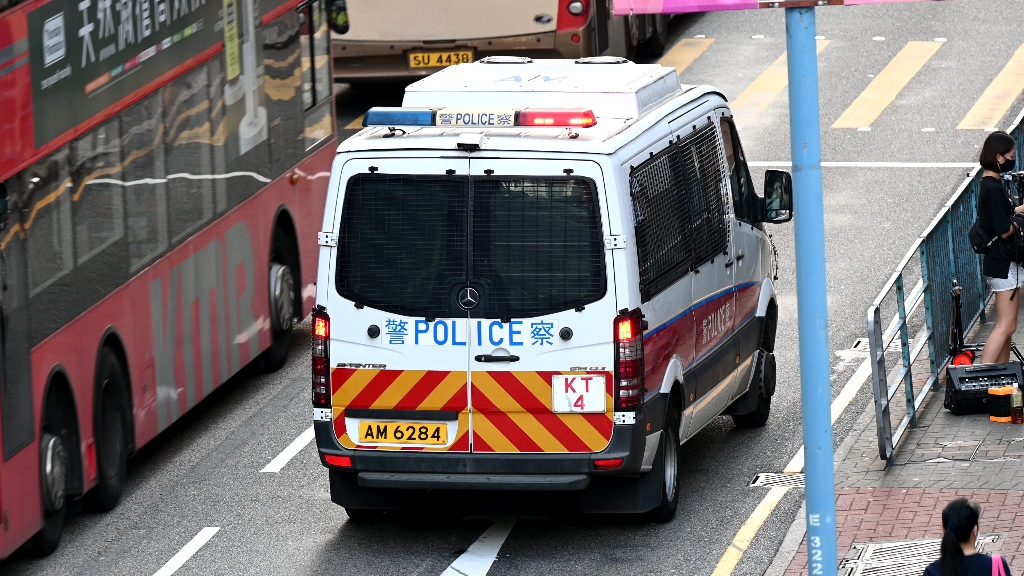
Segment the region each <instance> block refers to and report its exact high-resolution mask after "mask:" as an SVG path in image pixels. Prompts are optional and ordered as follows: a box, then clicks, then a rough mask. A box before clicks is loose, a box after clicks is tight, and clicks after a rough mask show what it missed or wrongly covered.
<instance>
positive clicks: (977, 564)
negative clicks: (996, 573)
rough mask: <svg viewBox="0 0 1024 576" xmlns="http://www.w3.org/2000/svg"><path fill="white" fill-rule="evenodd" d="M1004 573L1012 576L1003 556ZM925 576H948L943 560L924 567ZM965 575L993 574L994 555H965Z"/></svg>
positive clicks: (984, 575)
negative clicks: (944, 570) (943, 566)
mask: <svg viewBox="0 0 1024 576" xmlns="http://www.w3.org/2000/svg"><path fill="white" fill-rule="evenodd" d="M1002 561H1003V573H1004V574H1006V576H1010V565H1009V564H1007V563H1006V558H1002ZM924 576H946V575H945V573H944V572H943V571H942V562H941V561H940V560H936V561H935V562H932V563H931V564H929V565H928V567H927V568H925V569H924ZM964 576H992V557H991V556H989V555H988V554H971V555H970V556H964Z"/></svg>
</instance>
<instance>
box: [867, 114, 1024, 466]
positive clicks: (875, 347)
mask: <svg viewBox="0 0 1024 576" xmlns="http://www.w3.org/2000/svg"><path fill="white" fill-rule="evenodd" d="M1022 120H1024V112H1022V113H1021V115H1020V116H1018V117H1017V120H1016V121H1015V122H1014V124H1013V126H1011V127H1010V129H1009V130H1008V132H1009V133H1010V134H1011V135H1012V136H1013V137H1014V138H1015V139H1016V140H1017V165H1018V166H1021V165H1024V160H1022V159H1021V151H1022V150H1024V130H1022V129H1021V128H1022V127H1021V123H1022ZM980 183H981V170H980V167H978V168H975V169H974V170H972V171H971V173H970V175H969V176H968V177H967V179H966V180H965V181H964V182H963V184H961V185H960V187H959V188H957V190H956V192H955V193H954V194H953V196H952V198H950V199H949V201H948V202H946V204H945V206H943V207H942V210H940V211H939V214H938V215H937V216H936V217H935V219H934V220H932V222H931V224H929V225H928V227H927V228H926V229H925V231H924V233H923V234H921V236H920V237H918V239H917V240H915V241H914V243H913V244H912V245H911V246H910V250H909V251H907V254H906V256H904V257H903V260H901V261H900V263H899V266H897V267H896V272H895V273H893V275H892V277H891V278H889V281H888V282H886V283H885V287H884V288H882V291H881V292H880V293H879V294H878V297H877V298H875V300H874V302H872V304H871V307H870V308H868V341H869V344H870V350H869V354H870V356H869V359H870V361H871V376H872V383H873V385H874V397H875V423H876V429H877V432H878V455H879V457H880V458H881V459H883V460H885V461H886V464H887V465H891V464H892V463H893V455H894V451H895V447H896V446H898V445H899V442H900V440H901V439H902V438H903V435H904V434H905V433H906V431H907V430H908V429H910V428H915V427H916V426H917V411H918V409H919V408H920V407H921V403H922V402H923V401H924V399H925V397H926V395H927V394H928V392H929V391H930V390H931V389H932V387H933V386H934V385H935V383H936V382H937V381H938V379H939V374H940V373H941V371H942V370H943V369H944V368H945V366H946V363H947V362H949V344H948V341H949V332H950V326H951V325H952V320H953V305H952V299H951V297H950V290H951V289H952V288H953V283H954V281H955V282H957V283H959V284H960V286H961V287H962V289H963V294H962V298H961V302H962V306H963V320H964V321H965V322H964V326H965V331H969V330H970V329H971V327H972V326H974V324H975V322H977V321H978V320H979V319H980V320H981V321H982V322H985V321H986V320H985V304H986V302H987V301H988V298H989V296H990V291H989V289H988V286H987V285H986V283H985V279H984V277H982V274H981V259H980V257H979V256H978V255H977V254H975V253H974V250H973V249H972V248H971V244H970V242H969V241H968V239H967V231H968V230H970V228H971V225H973V224H974V220H975V217H976V216H977V206H978V190H979V186H980ZM908 287H909V292H908ZM883 318H885V319H887V322H886V323H884V324H883ZM897 343H898V346H897ZM926 349H927V351H928V356H927V362H926V361H925V358H924V357H922V353H923V352H924V351H925V350H926ZM890 367H891V368H890ZM900 392H902V396H903V402H896V403H893V402H892V400H893V397H895V396H896V395H897V394H899V393H900ZM894 412H895V415H896V416H898V417H900V419H899V424H897V426H896V431H895V432H893V428H892V418H893V415H894Z"/></svg>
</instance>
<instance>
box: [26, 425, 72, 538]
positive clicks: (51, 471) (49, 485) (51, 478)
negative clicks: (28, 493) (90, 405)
mask: <svg viewBox="0 0 1024 576" xmlns="http://www.w3.org/2000/svg"><path fill="white" fill-rule="evenodd" d="M39 462H40V478H41V480H42V486H41V488H42V496H43V527H42V528H41V529H40V530H39V532H36V534H35V536H33V537H32V540H31V541H29V550H30V552H31V553H33V554H36V555H39V556H46V555H48V554H51V553H52V552H53V551H54V550H56V549H57V545H59V544H60V533H61V532H62V531H63V530H64V518H65V516H66V514H67V508H68V506H67V497H66V496H65V493H64V487H65V485H66V482H67V462H68V453H67V449H66V448H65V447H64V441H63V440H62V439H61V437H60V435H58V434H53V433H52V432H49V431H45V432H43V435H42V437H41V438H40V439H39Z"/></svg>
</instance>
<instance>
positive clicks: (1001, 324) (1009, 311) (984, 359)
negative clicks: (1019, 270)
mask: <svg viewBox="0 0 1024 576" xmlns="http://www.w3.org/2000/svg"><path fill="white" fill-rule="evenodd" d="M1014 292H1022V290H1004V291H1002V292H996V293H995V298H996V327H995V328H993V329H992V334H990V335H989V337H988V340H986V341H985V349H984V350H983V351H982V353H981V363H982V364H990V363H993V362H1007V361H1008V360H1009V359H1010V339H1011V338H1013V333H1014V332H1015V331H1016V330H1017V310H1018V309H1019V305H1020V300H1019V297H1020V294H1019V293H1018V294H1017V296H1015V297H1014V298H1013V300H1011V299H1010V297H1011V296H1012V295H1013V294H1014Z"/></svg>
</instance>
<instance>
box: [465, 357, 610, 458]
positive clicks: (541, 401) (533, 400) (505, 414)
mask: <svg viewBox="0 0 1024 576" xmlns="http://www.w3.org/2000/svg"><path fill="white" fill-rule="evenodd" d="M555 374H566V375H576V374H579V375H586V374H601V375H604V377H605V383H606V390H605V394H606V397H605V399H606V403H607V406H608V408H607V410H606V411H605V413H604V414H555V413H553V412H551V376H553V375H555ZM471 380H472V382H473V391H472V398H473V452H599V451H601V450H603V449H604V447H605V446H607V445H608V441H609V440H610V439H611V437H612V412H613V410H614V408H613V406H614V405H613V403H612V386H613V383H612V375H611V374H610V373H608V372H497V371H496V372H473V373H472V378H471Z"/></svg>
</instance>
